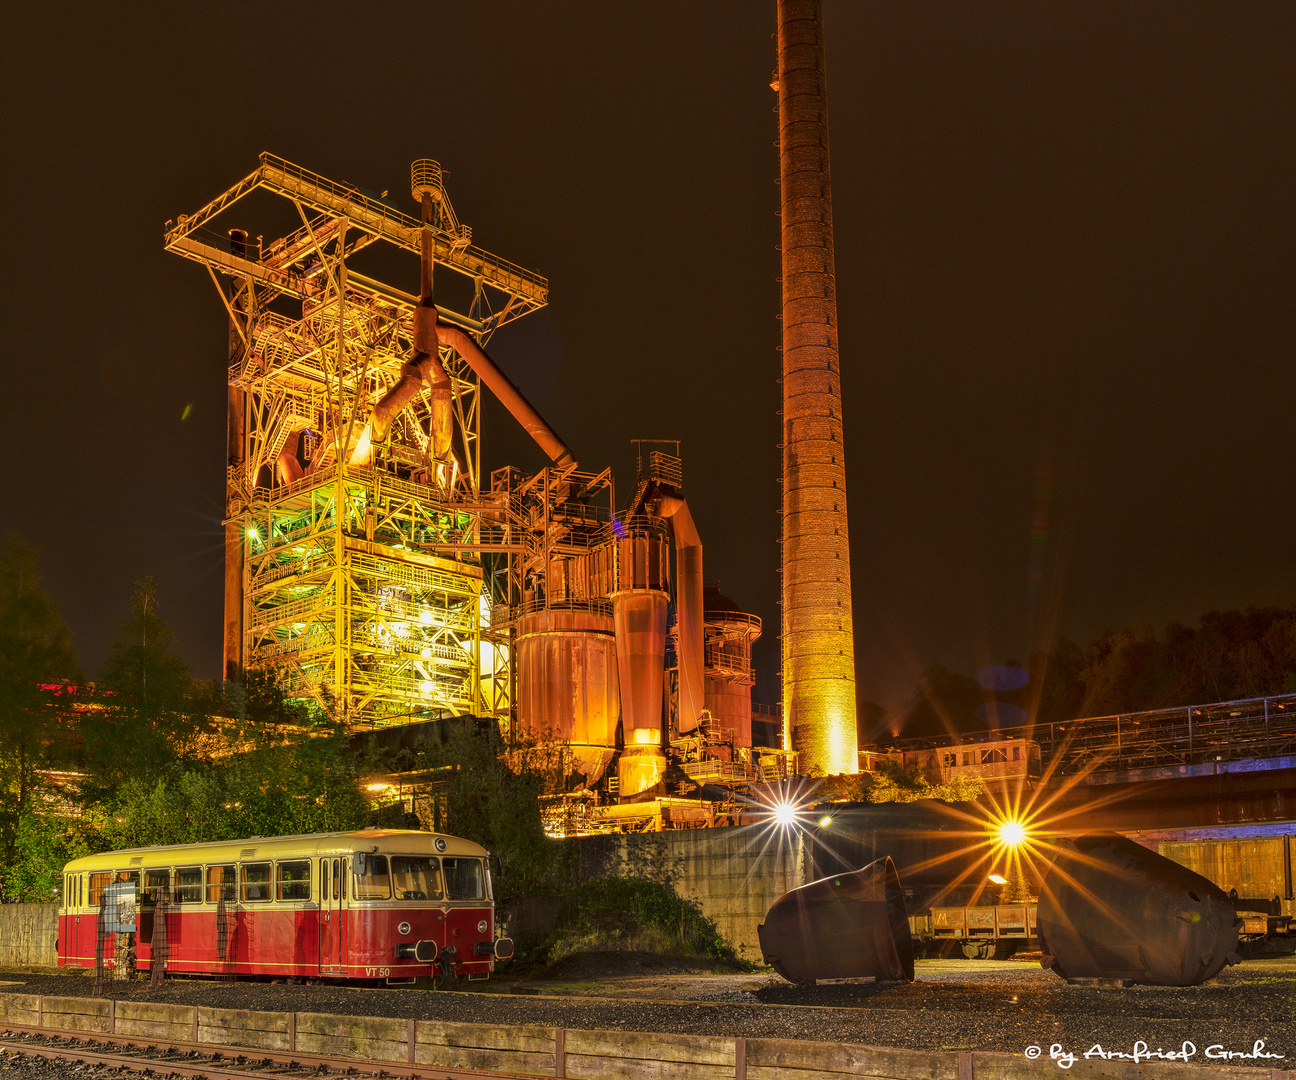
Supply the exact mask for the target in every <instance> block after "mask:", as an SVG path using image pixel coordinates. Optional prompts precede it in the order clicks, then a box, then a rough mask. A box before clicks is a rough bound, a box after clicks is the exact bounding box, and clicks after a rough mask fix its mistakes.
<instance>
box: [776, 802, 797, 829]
mask: <svg viewBox="0 0 1296 1080" xmlns="http://www.w3.org/2000/svg"><path fill="white" fill-rule="evenodd" d="M796 819H797V808H796V806H795V804H793V803H789V802H781V803H775V804H774V821H775V822H776V823H777V824H779V825H783V826H788V825H793V824H795V823H796Z"/></svg>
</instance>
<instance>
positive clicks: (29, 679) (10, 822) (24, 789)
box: [0, 532, 80, 867]
mask: <svg viewBox="0 0 1296 1080" xmlns="http://www.w3.org/2000/svg"><path fill="white" fill-rule="evenodd" d="M37 555H38V551H37V549H36V548H35V547H32V546H31V545H30V544H27V543H26V542H24V541H23V540H22V539H21V538H20V537H19V536H18V534H17V533H12V532H11V533H10V534H9V535H8V537H7V539H6V541H5V545H4V548H3V550H0V846H2V847H3V858H4V866H6V867H11V866H13V865H14V863H15V860H16V858H17V852H16V844H17V841H18V835H19V832H20V831H21V827H22V823H23V822H24V820H26V818H27V817H28V816H29V815H30V814H31V813H32V812H33V808H34V805H35V800H36V797H37V795H38V793H39V791H40V788H41V782H40V770H42V769H44V768H47V767H49V766H51V765H53V764H56V763H58V762H59V761H60V759H61V758H62V756H63V754H64V753H65V752H66V749H67V745H68V715H69V703H70V702H71V700H72V696H73V695H72V692H73V689H74V687H73V685H72V684H74V683H75V682H76V680H78V679H79V677H80V676H79V674H78V672H77V668H76V654H75V653H74V651H73V649H72V635H71V633H70V632H69V631H68V628H67V624H66V623H64V621H63V616H62V615H60V614H59V611H58V608H57V607H55V605H54V602H53V601H52V600H51V599H50V598H49V595H48V594H47V593H46V592H45V591H44V589H42V588H41V578H40V572H39V570H38V568H37Z"/></svg>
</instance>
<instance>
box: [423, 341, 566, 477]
mask: <svg viewBox="0 0 1296 1080" xmlns="http://www.w3.org/2000/svg"><path fill="white" fill-rule="evenodd" d="M438 332H439V334H440V338H441V344H442V345H449V346H450V348H452V349H454V351H455V352H457V353H458V354H459V355H460V356H461V357H463V361H464V363H465V364H467V365H468V366H469V367H470V368H472V370H473V371H474V372H476V374H477V377H478V378H479V379H481V381H482V382H483V383H485V384H486V386H487V387H488V388H489V389H490V392H491V393H492V394H494V395H495V396H496V397H497V398H498V399H499V401H500V404H501V405H503V406H504V408H506V409H508V411H509V413H510V414H511V415H512V416H513V419H515V420H516V421H517V422H518V423H519V424H521V425H522V427H523V428H524V429H525V431H526V433H527V434H528V435H530V436H531V438H533V439H534V440H535V441H536V443H537V445H538V446H539V447H540V449H541V450H543V451H544V452H545V453H546V454H547V455H548V456H549V459H550V460H551V461H552V462H553V463H554V464H555V465H559V466H565V465H575V464H576V458H575V455H573V454H572V452H571V450H570V449H568V447H567V444H566V443H565V442H563V441H562V439H560V438H559V437H558V433H557V432H555V431H554V429H553V428H551V427H550V426H549V425H548V424H547V423H545V420H544V418H543V417H542V416H541V415H540V414H539V413H538V412H536V410H535V407H534V406H533V405H532V404H531V402H529V401H527V399H526V398H525V397H523V395H522V391H521V390H519V389H518V388H517V387H516V386H514V385H513V381H512V380H511V379H510V378H509V377H508V376H507V375H505V374H504V372H502V371H501V370H500V369H499V368H498V367H496V366H495V362H494V361H493V360H492V359H491V358H490V357H489V356H487V355H486V353H485V352H483V351H482V347H481V346H480V345H478V344H477V342H476V341H474V340H473V339H472V337H471V336H470V335H469V334H466V333H465V332H464V331H462V330H460V329H459V327H457V326H449V325H445V324H443V325H441V326H440V327H438Z"/></svg>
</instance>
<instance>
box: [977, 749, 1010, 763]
mask: <svg viewBox="0 0 1296 1080" xmlns="http://www.w3.org/2000/svg"><path fill="white" fill-rule="evenodd" d="M1007 760H1008V755H1007V754H1005V753H1004V752H1003V751H1002V750H1000V749H998V748H997V747H996V748H995V749H994V750H982V751H981V764H982V765H993V764H997V763H998V762H1000V761H1007Z"/></svg>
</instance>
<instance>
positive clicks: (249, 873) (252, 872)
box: [242, 862, 270, 904]
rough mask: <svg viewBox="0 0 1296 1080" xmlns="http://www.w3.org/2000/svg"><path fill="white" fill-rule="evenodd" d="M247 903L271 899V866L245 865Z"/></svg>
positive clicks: (265, 863) (245, 898) (266, 864)
mask: <svg viewBox="0 0 1296 1080" xmlns="http://www.w3.org/2000/svg"><path fill="white" fill-rule="evenodd" d="M242 898H243V900H244V902H246V903H250V904H251V903H256V902H258V901H261V900H269V899H270V864H269V863H268V862H254V863H244V864H243V893H242Z"/></svg>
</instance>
